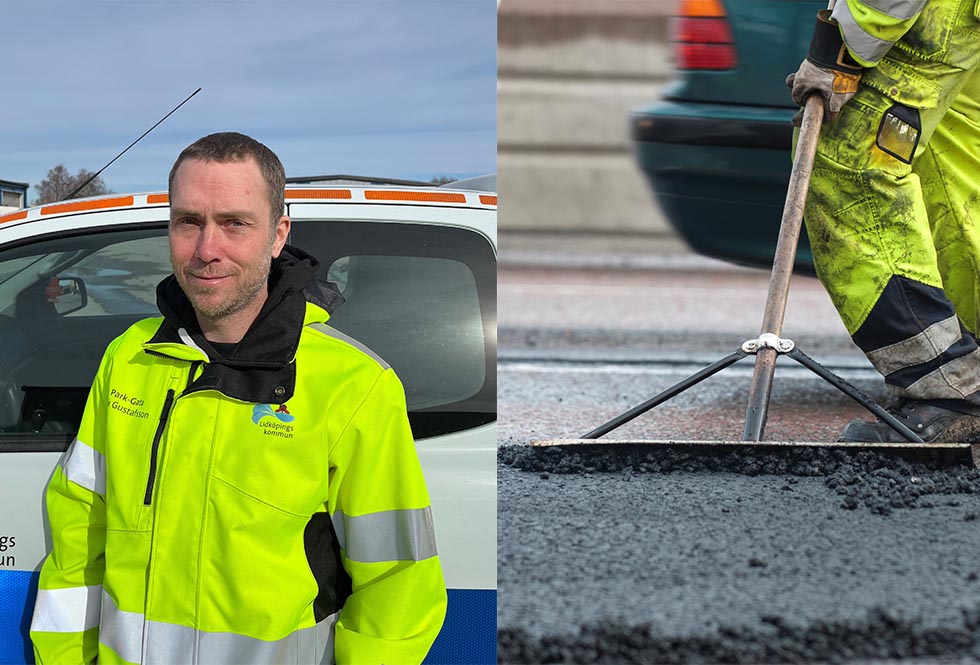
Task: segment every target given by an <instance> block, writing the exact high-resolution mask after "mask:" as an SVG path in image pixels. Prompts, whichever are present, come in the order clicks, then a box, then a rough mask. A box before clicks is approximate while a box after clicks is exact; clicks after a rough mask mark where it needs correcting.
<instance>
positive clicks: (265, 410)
mask: <svg viewBox="0 0 980 665" xmlns="http://www.w3.org/2000/svg"><path fill="white" fill-rule="evenodd" d="M269 416H272V417H273V418H276V419H277V420H279V422H281V423H291V422H293V421H294V420H295V419H296V416H294V415H293V414H291V413H290V412H289V409H287V408H286V405H285V404H280V405H279V408H278V409H276V410H275V411H273V410H272V405H271V404H256V405H255V408H253V409H252V422H253V423H255V424H256V425H258V424H259V422H260V421H261V420H262V419H263V418H267V417H269Z"/></svg>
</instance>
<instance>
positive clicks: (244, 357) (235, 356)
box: [149, 245, 344, 404]
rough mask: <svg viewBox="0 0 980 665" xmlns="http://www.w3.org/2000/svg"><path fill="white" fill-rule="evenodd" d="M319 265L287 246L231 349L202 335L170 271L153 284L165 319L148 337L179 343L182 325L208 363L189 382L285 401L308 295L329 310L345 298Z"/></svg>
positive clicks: (241, 396)
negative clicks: (318, 273) (321, 278)
mask: <svg viewBox="0 0 980 665" xmlns="http://www.w3.org/2000/svg"><path fill="white" fill-rule="evenodd" d="M318 265H319V261H317V260H316V259H315V258H314V257H312V256H311V255H309V254H307V253H306V252H304V251H303V250H301V249H298V248H296V247H292V246H290V245H286V246H285V247H284V248H283V250H282V252H281V253H280V255H279V257H278V258H275V259H273V260H272V267H271V269H270V271H269V286H268V289H269V295H268V297H267V298H266V301H265V304H264V305H263V306H262V310H261V311H260V312H259V314H258V316H257V317H255V321H253V322H252V325H251V326H250V327H249V329H248V331H246V333H245V336H244V337H243V338H242V340H241V342H239V343H238V344H237V345H236V346H235V347H234V348H233V349H232V350H230V351H228V352H226V353H224V354H222V353H220V352H219V351H218V350H217V349H216V348H215V347H214V346H213V345H212V344H210V343H209V342H208V340H207V339H205V338H204V335H203V334H202V333H201V328H200V326H199V325H198V322H197V315H196V314H195V313H194V308H193V306H192V305H191V302H190V300H188V298H187V296H186V295H185V294H184V290H183V289H182V288H181V287H180V284H179V283H178V282H177V278H176V277H175V276H174V275H172V274H171V275H169V276H168V277H167V278H165V279H164V280H163V281H162V282H160V284H158V285H157V307H158V308H159V309H160V313H161V314H163V323H161V324H160V327H159V328H158V329H157V332H156V333H155V334H154V335H153V338H152V339H150V340H149V342H150V343H151V344H153V343H158V342H172V343H182V342H183V340H182V339H181V336H180V333H179V330H180V329H181V328H183V329H184V330H186V331H187V334H189V335H190V337H191V339H192V340H193V341H194V343H195V344H196V345H197V346H199V347H200V348H201V349H202V350H204V352H205V353H206V354H207V355H208V358H210V360H211V362H210V363H209V364H208V366H207V367H206V368H205V371H204V373H203V374H202V375H201V376H200V377H199V378H198V379H197V380H196V381H194V383H193V384H191V386H189V387H188V392H191V391H194V390H204V389H217V390H220V391H221V392H222V393H224V394H226V395H229V396H231V397H236V398H238V399H242V400H245V401H250V402H259V403H270V404H274V403H278V404H281V403H283V402H285V401H286V400H287V399H288V398H289V397H291V396H292V394H293V388H294V385H295V378H296V368H295V363H293V362H292V361H293V359H294V357H295V356H296V348H297V346H298V345H299V337H300V334H301V333H302V330H303V319H304V318H305V316H306V302H307V300H309V301H310V302H312V303H314V304H315V305H318V306H320V307H322V308H323V309H325V310H327V312H329V313H331V314H332V313H333V312H334V311H335V310H336V309H337V308H338V307H339V306H340V305H342V304H343V302H344V298H343V296H341V295H340V293H339V292H338V291H337V290H336V288H335V287H334V285H333V284H331V283H329V282H321V281H319V280H317V279H316V268H317V266H318Z"/></svg>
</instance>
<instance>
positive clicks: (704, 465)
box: [498, 445, 980, 663]
mask: <svg viewBox="0 0 980 665" xmlns="http://www.w3.org/2000/svg"><path fill="white" fill-rule="evenodd" d="M498 461H499V468H498V534H499V543H498V562H499V563H498V588H499V606H498V624H499V633H498V636H499V638H498V660H499V662H501V663H554V662H570V663H572V662H574V663H613V662H616V663H619V662H622V663H659V662H664V663H670V662H683V663H702V662H742V663H748V662H814V661H826V662H848V661H850V662H867V661H888V662H891V661H900V660H907V659H918V660H919V661H920V662H921V661H923V660H924V661H925V662H980V579H978V578H980V471H977V470H975V469H973V468H972V467H969V466H966V465H961V464H957V465H953V466H950V465H949V464H947V463H946V462H944V458H942V457H933V458H932V459H920V460H915V461H908V460H905V459H901V458H896V457H889V456H880V455H876V454H873V453H868V452H861V453H854V452H842V451H834V450H815V451H814V450H810V451H803V452H796V453H787V452H785V451H782V452H780V453H773V454H770V453H759V454H755V453H753V454H745V453H740V454H735V453H730V452H724V451H719V452H717V453H711V454H706V453H705V452H704V451H699V452H692V451H690V450H683V449H677V450H674V449H666V450H659V451H655V452H649V451H643V450H636V449H633V450H628V449H617V450H616V451H614V452H603V451H599V452H589V453H585V454H583V453H578V452H569V451H566V450H561V449H531V448H529V447H527V446H522V445H517V446H508V445H505V446H503V447H501V449H500V451H499V454H498Z"/></svg>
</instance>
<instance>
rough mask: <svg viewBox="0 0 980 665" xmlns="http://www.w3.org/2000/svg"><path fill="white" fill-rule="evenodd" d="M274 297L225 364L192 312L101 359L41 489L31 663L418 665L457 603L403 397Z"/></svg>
mask: <svg viewBox="0 0 980 665" xmlns="http://www.w3.org/2000/svg"><path fill="white" fill-rule="evenodd" d="M292 267H295V266H292ZM301 267H303V270H304V271H306V272H305V273H304V274H311V271H309V270H307V268H308V266H301ZM287 268H289V266H287ZM283 272H288V270H286V271H284V270H282V269H281V266H280V268H279V269H277V270H276V274H278V273H283ZM168 279H169V282H168V281H166V280H165V282H164V283H163V284H161V287H160V289H159V290H158V293H159V294H160V295H161V299H162V300H163V301H165V304H166V302H169V301H170V300H172V299H173V297H174V293H178V296H179V295H182V294H181V293H179V287H177V286H176V283H175V281H174V280H173V277H172V276H171V277H170V278H168ZM283 281H288V280H286V279H285V278H283V279H281V280H280V282H283ZM175 289H177V291H175ZM271 291H272V292H271V293H270V296H269V302H267V303H266V307H265V309H263V312H262V313H261V314H260V315H259V319H258V320H257V321H256V323H255V324H253V326H252V328H251V329H250V330H249V332H248V333H247V334H246V336H245V338H244V339H243V340H242V342H241V344H240V345H239V348H238V349H236V350H235V351H234V352H232V353H231V354H229V355H230V358H222V357H220V356H219V355H218V354H217V353H215V352H214V349H213V348H211V347H209V346H208V343H207V341H206V340H204V339H203V337H201V336H200V333H199V332H195V331H193V330H191V329H190V328H188V327H184V326H183V325H180V323H181V321H182V320H183V321H186V320H187V319H186V315H187V314H188V313H189V310H188V306H189V303H187V302H186V301H184V302H181V303H178V304H177V305H176V306H173V309H168V308H167V307H164V306H161V309H163V310H164V315H165V317H164V318H163V319H160V318H156V319H148V320H144V321H142V322H140V323H137V324H135V325H134V326H132V327H131V328H130V329H129V330H128V331H126V332H125V333H124V334H123V335H122V336H120V337H119V338H117V339H116V340H115V341H113V342H112V344H111V345H110V346H109V348H108V350H107V351H106V354H105V356H104V358H103V360H102V364H101V366H100V368H99V371H98V374H97V376H96V378H95V382H94V384H93V386H92V390H91V393H90V395H89V400H88V403H87V406H86V408H85V414H84V417H83V419H82V423H81V427H80V429H79V432H78V437H77V438H76V439H75V441H74V442H73V443H72V444H71V446H70V448H69V449H68V451H67V452H66V453H65V455H64V457H63V458H62V460H61V462H60V463H59V465H58V467H57V468H56V470H55V473H54V476H53V478H52V480H51V483H50V486H49V488H48V491H47V510H48V516H49V518H50V523H51V531H52V535H53V540H54V548H53V551H52V553H51V554H50V555H49V557H48V558H47V559H46V560H45V562H44V565H43V568H42V570H41V578H40V588H39V590H38V597H37V604H36V606H35V611H34V618H33V623H32V625H31V637H32V640H33V642H34V646H35V654H36V656H37V660H38V662H39V663H42V664H43V663H82V662H85V663H91V662H95V660H96V658H97V659H98V662H99V663H102V664H107V663H168V664H170V663H187V664H190V663H202V664H205V663H207V664H210V663H321V662H322V663H330V662H333V660H334V659H336V661H337V662H338V663H387V664H388V665H392V664H395V663H417V662H420V661H421V660H422V659H423V658H424V656H425V654H426V653H427V651H428V649H429V647H430V646H431V644H432V642H433V640H434V639H435V636H436V635H437V633H438V632H439V629H440V627H441V625H442V621H443V618H444V616H445V609H446V589H445V584H444V581H443V577H442V570H441V568H440V564H439V559H438V556H437V554H436V548H435V539H434V533H433V528H432V519H431V514H430V508H429V497H428V494H427V491H426V487H425V484H424V480H423V478H422V473H421V468H420V465H419V461H418V457H417V455H416V451H415V446H414V441H413V439H412V434H411V431H410V429H409V424H408V420H407V415H406V409H405V397H404V391H403V389H402V386H401V384H400V382H399V380H398V378H397V377H396V376H395V374H394V372H393V371H392V369H391V368H390V367H389V366H388V365H386V364H385V363H384V361H383V360H381V359H380V358H379V357H377V356H375V355H374V354H372V353H371V352H370V351H369V350H366V349H365V348H364V347H362V346H361V345H359V344H358V343H357V342H355V341H353V340H351V339H350V338H348V337H346V336H345V335H343V334H342V333H340V332H338V331H336V330H334V329H332V328H330V327H328V326H327V325H326V324H325V322H326V320H327V318H328V316H329V315H328V313H327V311H326V310H325V309H324V308H323V307H321V306H319V305H318V304H314V303H313V302H306V298H305V297H304V294H303V291H302V290H300V289H297V288H295V287H294V288H291V289H286V293H285V294H283V293H282V291H283V289H282V288H280V289H278V290H276V289H272V290H271ZM178 299H179V298H178ZM174 311H176V312H177V315H174ZM181 314H183V317H182V316H180V315H181ZM212 358H216V359H214V360H212Z"/></svg>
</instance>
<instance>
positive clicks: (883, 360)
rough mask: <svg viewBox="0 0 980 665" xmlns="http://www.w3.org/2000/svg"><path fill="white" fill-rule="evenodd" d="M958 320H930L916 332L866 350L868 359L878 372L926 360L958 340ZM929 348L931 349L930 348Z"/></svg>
mask: <svg viewBox="0 0 980 665" xmlns="http://www.w3.org/2000/svg"><path fill="white" fill-rule="evenodd" d="M962 335H963V333H962V332H961V331H960V320H959V319H958V318H956V317H955V316H951V317H949V318H948V319H946V320H945V321H939V322H938V323H934V324H932V325H931V326H929V327H928V328H926V329H925V330H923V331H922V332H920V333H919V334H918V335H915V336H914V337H909V338H908V339H904V340H902V341H901V342H898V343H896V344H892V345H890V346H884V347H882V348H880V349H875V350H874V351H869V352H868V354H867V355H868V360H870V361H871V362H872V364H873V365H874V366H875V369H877V370H878V371H879V372H881V373H882V374H891V373H892V372H897V371H898V370H900V369H905V368H906V367H915V366H916V365H921V364H922V363H927V362H929V361H930V360H934V359H935V358H938V357H939V356H940V355H942V353H943V351H945V350H946V349H948V348H949V347H951V346H952V345H953V344H955V343H956V342H958V341H959V340H960V337H962ZM930 349H931V350H930Z"/></svg>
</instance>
